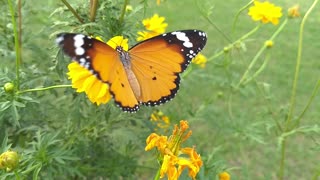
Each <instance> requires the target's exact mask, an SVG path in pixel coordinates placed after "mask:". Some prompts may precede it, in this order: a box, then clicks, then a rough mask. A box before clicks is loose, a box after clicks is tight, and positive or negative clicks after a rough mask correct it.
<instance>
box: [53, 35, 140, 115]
mask: <svg viewBox="0 0 320 180" xmlns="http://www.w3.org/2000/svg"><path fill="white" fill-rule="evenodd" d="M56 41H57V44H59V45H60V47H61V48H62V50H63V51H64V53H65V54H66V55H68V56H70V57H71V58H72V59H73V60H75V61H77V62H78V63H79V64H80V65H81V66H83V67H85V68H86V69H88V70H89V71H90V72H91V73H92V74H93V75H95V76H96V77H97V78H98V79H99V80H101V81H102V82H104V83H107V84H109V86H110V88H109V90H110V93H111V94H112V95H113V97H114V100H115V102H116V104H117V105H119V106H120V107H121V108H122V110H124V111H130V112H134V111H137V110H138V109H139V102H138V101H137V99H136V97H135V95H134V93H133V91H132V89H131V86H130V84H129V81H128V78H127V75H126V72H125V70H124V68H123V65H122V63H121V61H120V59H119V55H118V53H117V52H116V51H115V50H114V49H113V48H111V47H110V46H108V45H107V44H105V43H103V42H101V41H99V40H96V39H93V38H91V37H89V36H85V35H82V34H72V33H64V34H59V35H58V36H57V39H56Z"/></svg>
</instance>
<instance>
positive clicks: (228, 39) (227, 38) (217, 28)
mask: <svg viewBox="0 0 320 180" xmlns="http://www.w3.org/2000/svg"><path fill="white" fill-rule="evenodd" d="M204 18H205V19H206V20H207V21H208V22H209V23H210V24H211V25H212V26H213V27H214V28H215V29H216V30H217V31H218V32H219V33H220V34H222V36H223V37H224V38H225V39H226V40H227V41H228V42H229V43H230V42H232V41H231V39H230V38H229V37H228V36H227V35H226V34H225V33H224V32H223V31H222V30H221V29H220V28H219V27H218V26H217V25H216V24H215V23H214V22H212V21H211V19H210V18H209V17H208V16H204Z"/></svg>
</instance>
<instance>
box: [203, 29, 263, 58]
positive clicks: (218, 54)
mask: <svg viewBox="0 0 320 180" xmlns="http://www.w3.org/2000/svg"><path fill="white" fill-rule="evenodd" d="M259 27H260V26H256V27H255V28H253V29H252V30H251V31H249V32H248V33H247V34H245V35H243V36H241V37H240V38H239V39H238V40H236V41H234V42H233V43H231V44H230V45H228V46H227V47H233V46H235V45H236V44H237V43H239V42H241V41H243V40H244V39H246V38H248V37H249V36H251V35H252V34H254V33H255V32H256V31H257V30H258V29H259ZM224 53H225V52H224V50H221V51H220V52H218V53H215V54H214V55H213V56H211V57H209V58H208V62H209V61H212V60H213V59H215V58H217V57H219V56H221V55H222V54H224Z"/></svg>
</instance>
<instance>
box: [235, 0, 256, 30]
mask: <svg viewBox="0 0 320 180" xmlns="http://www.w3.org/2000/svg"><path fill="white" fill-rule="evenodd" d="M252 3H253V0H251V1H250V2H249V3H248V4H246V5H245V6H243V7H242V8H241V9H240V10H239V11H238V12H237V14H236V16H235V17H234V20H233V23H232V29H231V32H232V33H233V32H234V29H235V27H236V23H237V21H238V17H239V15H240V14H241V13H242V11H244V10H245V9H247V8H248V7H249V6H250V5H251V4H252Z"/></svg>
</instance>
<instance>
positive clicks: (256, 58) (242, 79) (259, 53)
mask: <svg viewBox="0 0 320 180" xmlns="http://www.w3.org/2000/svg"><path fill="white" fill-rule="evenodd" d="M287 22H288V19H285V20H284V22H283V23H282V24H281V25H280V27H279V28H278V29H277V30H276V32H275V33H274V34H273V35H272V36H271V37H270V39H269V40H271V41H273V40H274V39H275V38H276V37H277V35H278V34H279V33H280V32H281V31H282V30H283V28H284V26H285V25H286V24H287ZM266 48H267V46H266V45H265V44H264V45H263V46H262V47H261V48H260V49H259V51H258V53H257V54H256V55H255V56H254V58H253V59H252V61H251V63H250V64H249V66H248V68H247V69H246V71H245V72H244V74H243V75H242V77H241V79H240V81H239V83H238V85H237V86H236V88H238V87H239V86H240V85H241V84H243V82H244V81H245V80H247V79H248V75H249V72H250V71H251V69H252V68H253V66H254V65H255V64H256V62H257V61H258V59H259V57H260V56H261V55H262V53H263V51H264V50H265V49H266ZM246 83H248V81H246Z"/></svg>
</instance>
